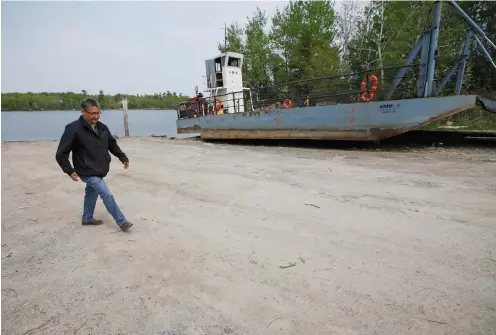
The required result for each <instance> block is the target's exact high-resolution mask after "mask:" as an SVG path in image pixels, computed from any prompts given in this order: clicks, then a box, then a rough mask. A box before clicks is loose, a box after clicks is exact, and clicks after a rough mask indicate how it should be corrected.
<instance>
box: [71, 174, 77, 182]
mask: <svg viewBox="0 0 496 335" xmlns="http://www.w3.org/2000/svg"><path fill="white" fill-rule="evenodd" d="M71 178H72V180H74V181H78V179H79V176H78V175H77V173H76V172H73V173H72V174H71Z"/></svg>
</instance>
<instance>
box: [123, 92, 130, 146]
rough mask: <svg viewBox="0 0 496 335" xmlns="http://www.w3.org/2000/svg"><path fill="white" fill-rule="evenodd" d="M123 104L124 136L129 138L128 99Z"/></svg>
mask: <svg viewBox="0 0 496 335" xmlns="http://www.w3.org/2000/svg"><path fill="white" fill-rule="evenodd" d="M121 103H122V111H123V112H124V136H125V137H129V125H128V121H127V99H126V98H124V100H122V101H121Z"/></svg>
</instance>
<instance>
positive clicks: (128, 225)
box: [121, 222, 133, 231]
mask: <svg viewBox="0 0 496 335" xmlns="http://www.w3.org/2000/svg"><path fill="white" fill-rule="evenodd" d="M132 226H133V224H132V223H131V222H126V223H124V224H123V225H122V226H121V229H122V230H124V231H125V230H128V229H129V228H131V227H132Z"/></svg>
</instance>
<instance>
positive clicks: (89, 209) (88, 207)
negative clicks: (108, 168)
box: [79, 176, 127, 226]
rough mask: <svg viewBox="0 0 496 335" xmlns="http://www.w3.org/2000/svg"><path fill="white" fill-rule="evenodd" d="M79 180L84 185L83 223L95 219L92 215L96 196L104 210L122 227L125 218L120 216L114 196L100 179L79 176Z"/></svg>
mask: <svg viewBox="0 0 496 335" xmlns="http://www.w3.org/2000/svg"><path fill="white" fill-rule="evenodd" d="M79 178H81V180H82V181H84V182H85V183H86V190H85V194H84V205H83V222H90V221H92V220H94V219H95V218H94V217H93V214H94V213H95V206H96V200H97V199H98V196H100V198H102V200H103V204H104V205H105V208H107V211H108V212H109V213H110V214H111V215H112V216H113V217H114V219H115V222H116V223H117V224H118V225H119V226H122V225H123V224H124V223H126V222H127V220H126V217H125V216H124V214H122V212H121V210H120V208H119V206H117V203H116V202H115V199H114V195H113V194H112V192H110V190H109V188H108V187H107V185H106V184H105V182H104V181H103V179H102V178H100V177H86V176H79Z"/></svg>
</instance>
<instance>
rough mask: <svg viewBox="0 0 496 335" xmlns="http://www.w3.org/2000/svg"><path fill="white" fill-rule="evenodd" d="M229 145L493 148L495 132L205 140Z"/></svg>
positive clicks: (315, 147) (416, 132) (345, 147)
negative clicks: (371, 138)
mask: <svg viewBox="0 0 496 335" xmlns="http://www.w3.org/2000/svg"><path fill="white" fill-rule="evenodd" d="M204 141H205V142H210V143H223V144H232V145H251V146H274V147H299V148H309V149H310V148H312V149H319V148H321V149H342V150H356V149H382V150H404V149H408V148H413V147H415V148H425V147H432V146H434V147H474V148H475V147H480V148H495V149H496V131H494V132H485V133H483V132H472V133H471V132H454V131H428V130H415V131H409V132H407V133H404V134H401V135H398V136H395V137H393V138H389V139H386V140H382V141H378V142H374V141H371V142H362V141H321V140H204Z"/></svg>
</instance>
